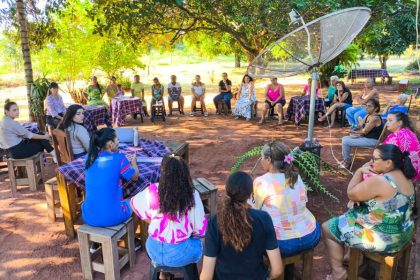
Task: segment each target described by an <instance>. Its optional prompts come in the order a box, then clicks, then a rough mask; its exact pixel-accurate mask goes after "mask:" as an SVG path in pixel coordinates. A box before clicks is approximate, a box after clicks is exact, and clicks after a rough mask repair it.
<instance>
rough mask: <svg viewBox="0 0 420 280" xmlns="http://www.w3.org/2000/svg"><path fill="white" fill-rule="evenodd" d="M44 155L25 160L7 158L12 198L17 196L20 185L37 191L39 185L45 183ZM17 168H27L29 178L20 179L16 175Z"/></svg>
mask: <svg viewBox="0 0 420 280" xmlns="http://www.w3.org/2000/svg"><path fill="white" fill-rule="evenodd" d="M42 155H43V153H37V154H36V155H33V156H31V157H28V158H23V159H14V158H7V169H8V172H9V179H10V185H11V188H12V196H15V195H16V192H17V186H18V185H26V186H29V189H30V190H31V191H36V190H37V189H38V184H39V183H43V182H44V181H45V179H44V164H43V162H42ZM15 167H16V168H25V170H26V176H27V177H23V178H18V177H17V174H16V173H15Z"/></svg>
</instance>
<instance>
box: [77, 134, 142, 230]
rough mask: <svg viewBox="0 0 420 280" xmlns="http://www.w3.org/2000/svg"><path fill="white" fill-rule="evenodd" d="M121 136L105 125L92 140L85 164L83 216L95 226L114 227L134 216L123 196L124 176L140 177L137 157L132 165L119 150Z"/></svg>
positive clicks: (86, 221) (130, 177)
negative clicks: (122, 183) (119, 137)
mask: <svg viewBox="0 0 420 280" xmlns="http://www.w3.org/2000/svg"><path fill="white" fill-rule="evenodd" d="M118 144H119V141H118V137H117V134H116V133H115V130H113V129H112V128H102V129H100V130H99V131H97V132H95V133H94V134H93V135H92V137H91V139H90V147H89V153H88V156H87V159H86V167H85V190H86V196H85V201H84V202H83V205H82V217H83V220H84V221H85V223H86V224H88V225H91V226H96V227H108V226H115V225H118V224H120V223H122V222H124V221H126V220H127V219H128V218H130V216H131V213H132V211H131V208H130V204H129V201H128V200H124V198H123V189H122V185H121V179H124V180H133V181H135V180H137V178H138V175H139V170H138V168H137V162H136V157H135V156H134V157H133V158H132V159H131V164H130V162H129V161H128V159H127V158H126V156H125V155H124V154H122V153H118Z"/></svg>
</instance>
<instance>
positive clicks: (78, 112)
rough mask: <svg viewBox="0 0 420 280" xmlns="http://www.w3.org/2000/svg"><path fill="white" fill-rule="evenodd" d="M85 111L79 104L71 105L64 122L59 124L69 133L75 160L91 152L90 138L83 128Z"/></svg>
mask: <svg viewBox="0 0 420 280" xmlns="http://www.w3.org/2000/svg"><path fill="white" fill-rule="evenodd" d="M83 112H84V109H83V107H82V106H81V105H79V104H73V105H70V106H69V107H68V108H67V111H66V114H65V115H64V117H63V120H62V121H61V122H60V124H59V126H58V127H59V128H60V129H61V130H66V131H68V133H69V135H70V143H71V147H72V150H73V156H74V159H78V158H79V157H82V156H84V155H86V154H87V152H88V151H89V142H90V136H89V132H88V131H87V130H86V128H85V127H84V126H83V120H84V118H85V117H84V115H83Z"/></svg>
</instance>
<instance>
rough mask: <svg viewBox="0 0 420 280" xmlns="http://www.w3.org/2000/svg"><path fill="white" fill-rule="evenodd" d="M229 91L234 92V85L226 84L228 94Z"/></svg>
mask: <svg viewBox="0 0 420 280" xmlns="http://www.w3.org/2000/svg"><path fill="white" fill-rule="evenodd" d="M228 91H232V85H228V84H227V83H226V92H228Z"/></svg>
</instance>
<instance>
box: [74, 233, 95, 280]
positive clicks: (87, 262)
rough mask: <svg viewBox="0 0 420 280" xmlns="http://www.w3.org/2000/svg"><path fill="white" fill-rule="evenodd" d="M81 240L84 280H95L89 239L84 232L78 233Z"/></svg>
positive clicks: (80, 248) (81, 261)
mask: <svg viewBox="0 0 420 280" xmlns="http://www.w3.org/2000/svg"><path fill="white" fill-rule="evenodd" d="M77 236H78V239H79V250H80V263H81V264H82V272H83V278H84V279H89V280H91V279H93V269H92V259H91V256H90V252H89V248H90V244H89V238H88V235H87V234H86V233H84V232H80V231H79V232H78V233H77Z"/></svg>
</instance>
